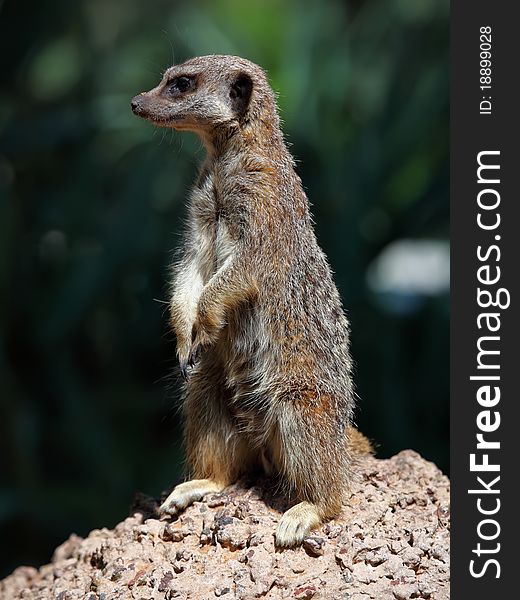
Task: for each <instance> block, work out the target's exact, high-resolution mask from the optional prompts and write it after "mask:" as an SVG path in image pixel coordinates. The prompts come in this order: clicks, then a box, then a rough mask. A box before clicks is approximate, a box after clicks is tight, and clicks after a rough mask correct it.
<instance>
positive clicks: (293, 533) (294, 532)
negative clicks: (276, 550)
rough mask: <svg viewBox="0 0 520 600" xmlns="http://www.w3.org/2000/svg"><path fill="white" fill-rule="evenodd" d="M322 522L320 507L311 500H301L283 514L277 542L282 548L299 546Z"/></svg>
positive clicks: (277, 533) (277, 531)
mask: <svg viewBox="0 0 520 600" xmlns="http://www.w3.org/2000/svg"><path fill="white" fill-rule="evenodd" d="M320 523H321V517H320V514H319V510H318V507H317V506H316V505H315V504H311V503H310V502H300V503H299V504H296V505H295V506H293V507H292V508H290V509H289V510H288V511H286V512H284V514H283V515H282V518H281V519H280V522H279V523H278V528H277V529H276V534H275V544H276V546H278V547H280V548H288V547H291V546H297V545H298V544H301V543H302V542H303V540H304V539H305V538H306V537H307V535H308V534H309V532H310V531H311V529H314V528H315V527H317V526H318V525H319V524H320Z"/></svg>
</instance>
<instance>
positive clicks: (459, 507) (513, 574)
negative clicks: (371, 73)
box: [451, 0, 520, 600]
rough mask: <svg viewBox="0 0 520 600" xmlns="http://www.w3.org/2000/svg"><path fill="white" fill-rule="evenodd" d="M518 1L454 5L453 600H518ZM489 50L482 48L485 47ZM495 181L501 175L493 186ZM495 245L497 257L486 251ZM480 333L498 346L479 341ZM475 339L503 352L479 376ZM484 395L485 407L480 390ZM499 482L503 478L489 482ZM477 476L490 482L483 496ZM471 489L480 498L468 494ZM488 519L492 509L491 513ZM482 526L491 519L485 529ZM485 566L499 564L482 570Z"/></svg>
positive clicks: (487, 359) (486, 359)
mask: <svg viewBox="0 0 520 600" xmlns="http://www.w3.org/2000/svg"><path fill="white" fill-rule="evenodd" d="M515 4H516V3H514V2H508V1H507V0H493V2H491V1H490V0H488V1H482V0H471V1H466V2H463V1H462V0H458V1H456V0H453V1H452V3H451V57H452V59H451V253H452V257H451V301H452V324H451V395H452V397H451V456H452V458H451V481H452V552H451V555H452V565H451V569H452V585H451V597H452V598H453V599H454V600H459V599H461V600H466V599H471V600H479V599H480V598H482V599H484V598H485V599H486V600H489V598H496V599H497V600H498V599H499V598H509V597H513V596H514V595H515V589H516V587H517V586H516V585H515V583H516V580H517V578H518V573H519V572H520V571H519V567H518V566H517V565H516V563H517V561H518V559H517V554H516V552H515V549H516V544H515V542H516V536H517V532H518V531H519V529H520V528H519V527H518V525H517V523H518V518H519V515H518V514H513V513H514V512H515V513H516V512H517V507H519V508H520V500H519V494H520V492H519V491H518V487H519V486H518V485H516V484H517V483H518V482H520V468H519V466H518V465H517V464H516V461H517V457H518V456H519V455H520V452H519V447H518V445H516V444H515V443H514V442H515V441H516V440H518V441H519V442H520V422H519V419H518V405H519V404H520V393H519V391H518V386H517V385H516V381H515V376H516V374H517V373H518V374H519V375H520V364H518V363H519V362H520V361H519V360H518V358H517V357H520V352H519V348H520V341H519V337H520V327H519V319H518V307H517V305H518V299H519V298H520V294H519V289H518V288H519V284H518V281H519V279H520V244H519V240H520V220H519V219H517V218H515V216H516V214H517V212H518V211H517V206H518V204H519V202H520V199H519V192H518V190H517V189H516V188H517V187H518V183H517V178H519V177H520V152H519V149H518V142H517V138H518V135H519V134H520V127H519V119H518V114H519V111H520V94H519V85H518V77H519V76H518V73H519V72H520V69H519V68H518V58H519V56H520V52H519V50H518V41H519V40H520V21H519V20H518V19H516V18H515V15H514V14H513V10H514V8H516V5H515ZM481 27H490V28H491V89H490V90H487V89H484V90H482V89H480V85H481V82H480V77H481V74H480V68H481V65H480V60H481V57H480V52H481V48H480V44H481V39H480V35H481V32H480V28H481ZM482 43H483V44H484V46H483V47H484V48H487V46H486V42H485V39H484V41H483V42H482ZM483 56H484V57H485V56H486V55H485V54H484V55H483ZM484 96H485V97H486V98H483V97H484ZM488 96H491V98H490V100H491V111H490V112H491V114H480V108H481V107H480V102H481V101H482V100H487V99H488V98H487V97H488ZM483 107H484V108H487V107H488V105H486V104H484V105H483ZM485 151H498V152H500V154H499V155H498V154H493V155H492V154H488V155H481V161H483V162H487V163H494V164H499V165H500V169H499V170H494V171H492V170H490V169H487V170H482V171H481V176H482V177H481V179H487V180H494V179H496V178H499V179H500V183H491V182H490V181H487V182H481V183H479V182H478V171H477V169H478V166H479V165H478V155H479V153H480V152H485ZM496 173H499V175H498V176H496V177H495V176H494V174H496ZM483 190H495V191H494V192H493V191H489V192H484V193H483V194H482V195H481V196H480V199H481V202H482V203H483V204H486V203H488V204H489V205H492V199H493V198H496V199H498V198H499V200H500V202H499V205H498V206H497V208H496V209H489V210H483V209H482V208H479V206H478V197H479V196H478V195H479V193H480V192H482V191H483ZM497 194H498V196H497ZM479 212H480V213H481V222H484V224H488V225H489V224H493V223H495V222H496V218H497V217H496V215H497V214H498V213H499V214H500V225H499V226H497V228H495V229H490V230H485V229H483V228H481V227H479V225H478V222H477V217H478V213H479ZM496 236H499V238H497V237H496ZM493 245H494V246H496V247H497V248H498V250H496V249H490V248H491V246H493ZM478 246H480V247H481V250H480V256H481V257H485V256H486V252H488V251H489V255H488V256H487V258H485V259H484V260H481V259H479V257H478V255H477V248H478ZM498 253H500V255H499V254H498ZM486 265H488V266H489V270H487V269H484V270H481V271H480V276H481V279H486V278H488V279H490V280H491V279H494V278H495V277H496V275H497V273H498V271H497V269H496V268H497V267H499V268H500V280H499V281H498V282H497V283H496V284H487V283H485V284H483V283H482V282H479V280H478V273H479V271H478V269H479V268H480V267H483V266H484V267H485V266H486ZM479 287H480V288H481V289H486V290H488V291H489V292H491V294H494V295H495V297H496V294H497V293H498V289H499V288H503V289H505V290H507V291H508V293H509V295H510V306H509V307H508V308H505V307H504V308H501V307H500V306H498V307H489V308H484V307H482V306H479V304H478V298H477V289H478V288H479ZM486 298H487V296H486V295H485V294H483V295H481V304H485V303H486ZM500 298H501V302H500V304H502V305H505V304H507V302H506V298H507V295H506V294H505V292H502V294H501V296H500ZM491 312H493V313H496V314H498V315H499V316H498V318H496V317H495V318H491V317H489V318H488V319H486V318H484V317H481V320H480V324H481V326H482V327H481V329H479V328H478V321H477V319H478V317H479V314H482V313H491ZM499 322H500V328H499V329H498V330H497V331H496V332H489V328H488V325H490V324H491V325H493V326H494V327H496V326H497V325H498V323H499ZM483 336H497V337H498V338H499V339H498V340H497V339H492V340H491V339H488V340H483V339H482V338H483ZM479 338H480V339H481V341H480V347H481V349H482V348H485V349H487V350H498V351H499V352H500V354H482V355H481V363H482V364H485V365H488V366H490V365H494V366H495V367H496V366H497V365H498V368H495V369H491V368H480V369H479V368H478V352H479V350H478V346H477V344H478V340H479ZM471 376H478V377H489V376H499V378H500V379H495V380H492V379H489V380H487V381H486V380H485V379H477V380H470V377H471ZM487 385H489V386H491V387H490V388H489V389H490V390H491V392H492V395H488V396H486V394H485V391H486V390H485V388H486V386H487ZM495 386H496V387H499V388H500V401H498V402H497V403H496V404H495V406H491V405H492V404H494V398H496V392H495V390H494V388H495ZM482 388H484V391H481V397H480V399H481V401H482V402H481V403H479V401H478V391H479V389H482ZM486 401H487V402H488V403H489V404H488V406H486ZM486 411H489V412H486ZM479 413H480V414H481V416H480V425H481V426H482V427H484V428H488V429H489V430H491V429H493V428H495V427H496V429H495V431H488V432H484V433H483V436H484V438H483V439H485V440H487V441H489V442H490V443H491V442H492V441H498V442H500V449H488V450H485V449H482V448H481V449H477V448H476V446H477V434H478V433H482V431H481V430H480V429H479V424H478V422H477V419H478V418H479ZM482 413H483V414H482ZM496 413H499V414H498V416H497V414H496ZM498 419H500V424H499V425H498V426H497V423H498V421H497V420H498ZM471 454H475V462H476V463H482V462H483V461H485V458H484V457H483V454H487V455H488V460H489V463H490V464H492V465H496V466H498V467H499V468H500V471H487V472H485V471H481V472H478V471H474V472H472V471H471V470H470V455H471ZM497 476H500V480H498V481H497V482H495V483H494V484H492V482H493V480H494V479H495V478H496V477H497ZM477 477H480V478H481V480H482V481H483V482H484V483H485V484H486V485H488V487H489V491H488V492H485V487H484V486H483V484H482V483H481V482H479V481H478V479H477ZM468 490H477V491H478V490H480V491H478V493H468ZM483 490H484V491H483ZM498 490H499V492H498ZM479 499H480V503H479ZM479 506H480V509H481V511H479ZM497 507H499V508H498V509H497ZM484 510H487V511H488V512H489V513H491V512H492V511H493V510H497V512H496V514H494V515H491V514H488V515H485V514H483V512H482V511H484ZM486 519H487V520H488V522H484V523H483V521H485V520H486ZM491 521H495V522H496V524H495V523H493V522H491ZM479 524H480V533H481V534H482V535H483V536H487V537H489V538H492V537H494V536H495V534H496V532H497V531H498V528H500V532H499V533H498V535H497V536H496V538H495V539H493V540H492V539H488V540H486V539H481V538H480V537H479V533H478V531H479V530H478V528H479ZM479 543H480V556H479V555H478V553H477V552H478V544H479ZM498 544H500V546H498ZM482 550H485V552H482ZM471 560H474V561H475V562H474V563H473V571H474V573H475V574H481V576H480V577H476V576H472V575H471V573H470V569H471V563H470V561H471ZM488 560H490V561H492V560H496V561H497V562H496V563H494V562H489V563H486V561H488ZM498 574H499V577H498V578H496V576H497V575H498ZM510 590H512V591H510ZM491 594H493V595H491ZM510 594H513V596H510Z"/></svg>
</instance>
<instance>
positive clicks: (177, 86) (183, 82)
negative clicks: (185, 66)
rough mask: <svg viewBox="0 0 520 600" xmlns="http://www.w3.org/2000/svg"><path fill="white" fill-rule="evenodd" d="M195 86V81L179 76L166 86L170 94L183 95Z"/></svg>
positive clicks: (191, 78) (185, 76)
mask: <svg viewBox="0 0 520 600" xmlns="http://www.w3.org/2000/svg"><path fill="white" fill-rule="evenodd" d="M194 86H195V79H194V78H193V77H188V76H187V75H180V76H179V77H175V78H174V79H172V80H171V81H170V83H169V85H168V88H169V91H170V92H171V93H172V94H184V92H188V91H189V90H191V89H193V87H194Z"/></svg>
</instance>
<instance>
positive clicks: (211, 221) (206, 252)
mask: <svg viewBox="0 0 520 600" xmlns="http://www.w3.org/2000/svg"><path fill="white" fill-rule="evenodd" d="M192 200H193V207H194V211H193V216H194V220H195V223H194V225H195V229H196V231H197V238H198V241H199V250H200V252H199V257H200V259H201V261H202V262H203V263H204V264H201V267H202V270H203V271H205V272H207V273H208V274H209V275H210V276H211V275H212V274H213V273H215V272H216V271H218V269H220V267H221V266H222V265H223V264H224V263H225V262H226V261H227V260H228V259H229V258H230V257H231V256H232V254H233V252H234V249H235V240H234V239H233V233H232V226H231V224H230V222H229V210H228V208H227V205H226V202H225V199H224V198H223V197H222V195H221V194H220V193H219V192H218V190H217V187H216V186H215V182H214V178H213V177H212V175H211V174H208V175H207V176H206V177H205V178H204V179H203V181H201V182H200V183H199V185H198V186H197V187H196V189H195V190H194V193H193V198H192Z"/></svg>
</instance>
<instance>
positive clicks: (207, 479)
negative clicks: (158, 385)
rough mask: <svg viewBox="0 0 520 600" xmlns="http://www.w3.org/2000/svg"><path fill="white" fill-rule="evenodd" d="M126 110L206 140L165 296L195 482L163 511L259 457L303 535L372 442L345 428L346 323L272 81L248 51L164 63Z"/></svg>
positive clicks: (284, 523)
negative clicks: (285, 134)
mask: <svg viewBox="0 0 520 600" xmlns="http://www.w3.org/2000/svg"><path fill="white" fill-rule="evenodd" d="M132 110H133V112H134V113H135V114H136V115H138V116H140V117H143V118H146V119H148V120H149V121H151V122H152V123H154V124H155V125H158V126H161V127H172V128H174V129H177V130H182V131H192V132H195V133H196V134H197V135H198V136H199V137H200V138H201V140H202V141H203V143H204V145H205V147H206V150H207V157H206V160H205V161H204V163H203V165H202V167H201V169H200V173H199V176H198V179H197V181H196V183H195V186H194V188H193V190H192V191H191V194H190V198H189V205H188V223H187V229H186V233H185V236H184V246H183V248H182V256H181V258H180V259H179V261H178V262H177V263H176V264H175V265H174V269H173V279H172V295H171V301H170V307H171V325H172V327H173V329H174V331H175V334H176V337H177V354H178V358H179V363H180V369H181V373H182V375H183V377H184V379H185V380H186V386H185V396H184V415H185V443H186V450H187V458H188V463H189V465H190V467H191V470H192V475H193V477H194V479H193V480H190V481H187V482H185V483H181V484H180V485H178V486H177V487H176V488H175V489H174V490H173V492H172V493H171V494H170V495H169V496H168V498H167V499H166V500H165V502H164V503H163V504H162V505H161V507H160V510H161V512H165V513H171V514H175V513H176V512H178V511H179V510H181V509H183V508H185V507H186V506H188V505H189V504H191V503H192V502H194V501H197V500H200V499H201V498H202V497H203V496H205V495H206V494H208V493H210V492H219V491H221V490H222V489H224V488H225V487H226V486H228V485H229V484H231V483H233V482H235V481H236V480H237V479H238V478H239V477H241V476H242V475H244V474H245V473H247V472H250V471H252V470H254V469H256V468H259V467H260V468H263V469H264V470H265V471H266V472H267V473H270V474H274V475H276V476H278V477H279V479H280V481H281V482H282V484H283V486H284V489H285V490H286V492H287V494H288V495H289V496H290V497H291V498H294V499H296V500H297V501H298V503H297V504H295V505H294V506H292V508H290V509H289V510H287V512H285V513H284V514H283V516H282V517H281V520H280V522H279V525H278V528H277V531H276V534H275V541H276V544H277V546H280V547H283V546H293V545H296V544H298V543H300V542H301V541H302V540H303V539H304V537H305V536H306V535H307V534H308V533H309V531H310V530H311V529H313V528H314V527H316V526H318V525H319V524H320V523H322V522H323V521H324V520H326V519H329V518H331V517H333V516H334V515H336V514H337V513H338V512H339V511H340V509H341V504H342V499H343V497H344V494H345V492H346V491H347V490H348V486H349V480H350V478H351V475H352V457H353V455H354V454H357V453H362V452H369V451H370V444H369V442H368V441H367V440H366V438H364V436H362V434H360V433H359V432H357V430H355V429H354V428H353V427H351V419H352V411H353V408H354V392H353V385H352V379H351V371H352V362H351V358H350V354H349V333H348V332H349V327H348V322H347V319H346V317H345V314H344V312H343V309H342V306H341V300H340V296H339V293H338V291H337V289H336V286H335V285H334V282H333V280H332V274H331V270H330V267H329V265H328V263H327V259H326V257H325V255H324V253H323V251H322V250H321V249H320V247H319V246H318V243H317V241H316V236H315V234H314V230H313V226H312V219H311V215H310V212H309V204H308V200H307V197H306V195H305V193H304V191H303V188H302V184H301V181H300V178H299V177H298V175H297V174H296V172H295V170H294V161H293V158H292V156H291V155H290V153H289V151H288V150H287V147H286V145H285V143H284V139H283V135H282V132H281V130H280V119H279V117H278V113H277V108H276V101H275V96H274V93H273V91H272V90H271V87H270V86H269V83H268V81H267V77H266V74H265V73H264V71H263V70H262V69H261V68H260V67H258V66H257V65H255V64H254V63H252V62H250V61H247V60H244V59H242V58H238V57H235V56H221V55H212V56H202V57H198V58H193V59H191V60H188V61H187V62H185V63H183V64H181V65H178V66H173V67H171V68H169V69H168V70H167V71H166V73H165V74H164V77H163V79H162V81H161V82H160V83H159V85H158V86H157V87H155V88H153V89H152V90H151V91H149V92H144V93H142V94H139V95H138V96H136V97H135V98H134V99H133V100H132Z"/></svg>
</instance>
